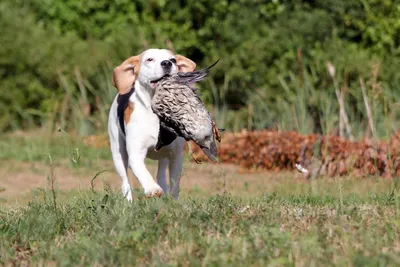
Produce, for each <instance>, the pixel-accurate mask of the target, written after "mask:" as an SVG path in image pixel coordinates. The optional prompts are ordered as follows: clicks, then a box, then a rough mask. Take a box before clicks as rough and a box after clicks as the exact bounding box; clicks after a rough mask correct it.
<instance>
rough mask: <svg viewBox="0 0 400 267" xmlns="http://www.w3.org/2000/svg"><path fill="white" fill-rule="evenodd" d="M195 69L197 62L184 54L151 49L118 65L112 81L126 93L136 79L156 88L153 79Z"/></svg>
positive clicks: (120, 91)
mask: <svg viewBox="0 0 400 267" xmlns="http://www.w3.org/2000/svg"><path fill="white" fill-rule="evenodd" d="M195 69H196V63H194V62H193V61H192V60H190V59H188V58H186V57H184V56H182V55H174V54H173V53H172V52H171V51H169V50H166V49H149V50H146V51H144V52H143V53H141V54H140V55H137V56H133V57H130V58H128V59H127V60H125V61H124V62H122V64H121V65H119V66H118V67H116V68H115V69H114V75H113V80H112V82H113V85H114V86H115V87H116V88H117V89H118V92H119V93H120V94H126V93H128V92H129V90H130V89H131V88H132V86H133V85H134V83H135V82H136V81H138V82H139V83H141V84H142V85H143V86H145V87H147V88H154V87H155V85H156V83H154V82H153V81H156V80H159V79H160V78H162V77H163V76H164V75H166V74H174V73H177V72H190V71H194V70H195Z"/></svg>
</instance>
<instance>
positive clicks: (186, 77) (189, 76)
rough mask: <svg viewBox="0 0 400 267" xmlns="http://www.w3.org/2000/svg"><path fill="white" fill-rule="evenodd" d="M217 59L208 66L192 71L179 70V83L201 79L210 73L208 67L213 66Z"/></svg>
mask: <svg viewBox="0 0 400 267" xmlns="http://www.w3.org/2000/svg"><path fill="white" fill-rule="evenodd" d="M218 61H219V59H218V60H217V61H215V63H213V64H211V65H210V66H208V67H206V68H204V69H201V70H197V71H192V72H179V73H178V75H179V81H178V82H179V83H183V84H190V83H195V82H199V81H202V80H203V79H204V78H205V77H207V75H208V74H209V73H210V69H211V68H212V67H214V66H215V65H216V64H217V63H218Z"/></svg>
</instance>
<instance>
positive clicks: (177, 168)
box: [108, 49, 196, 201]
mask: <svg viewBox="0 0 400 267" xmlns="http://www.w3.org/2000/svg"><path fill="white" fill-rule="evenodd" d="M195 68H196V64H195V63H194V62H193V61H192V60H190V59H188V58H186V57H184V56H181V55H174V54H173V53H172V52H171V51H169V50H165V49H149V50H146V51H144V52H143V53H141V54H140V55H138V56H133V57H130V58H128V59H127V60H125V61H124V62H123V63H122V64H121V65H119V66H118V67H116V68H115V69H114V75H113V85H114V86H115V87H116V88H117V89H118V95H117V96H116V98H115V99H114V101H113V103H112V106H111V110H110V114H109V120H108V133H109V136H110V144H111V152H112V157H113V161H114V165H115V169H116V171H117V173H118V175H119V176H120V177H121V180H122V193H123V194H124V196H125V197H126V198H127V199H128V200H129V201H132V190H131V185H130V183H129V180H128V175H127V169H128V166H129V167H130V169H131V170H132V172H133V174H134V175H135V176H136V178H137V179H138V180H139V182H140V184H141V186H142V187H143V190H144V193H145V194H146V195H147V196H160V195H162V194H163V193H170V194H171V195H172V197H174V198H179V183H180V178H181V174H182V154H183V146H184V143H185V140H184V139H183V138H181V137H178V138H177V139H175V141H173V142H172V143H171V144H170V145H168V146H165V147H163V148H162V149H160V151H158V152H155V151H154V147H155V145H156V143H157V140H158V134H159V130H160V123H159V119H158V117H157V116H156V115H155V114H154V113H153V111H152V109H151V99H152V97H153V95H154V90H155V86H156V84H155V83H152V81H155V80H158V79H159V78H161V77H163V76H164V75H165V74H174V73H176V72H190V71H194V70H195ZM146 157H148V158H151V159H154V160H158V171H157V182H156V181H154V179H153V177H152V176H151V174H150V173H149V171H148V170H147V168H146V165H145V158H146ZM167 167H169V177H170V189H169V190H168V184H167Z"/></svg>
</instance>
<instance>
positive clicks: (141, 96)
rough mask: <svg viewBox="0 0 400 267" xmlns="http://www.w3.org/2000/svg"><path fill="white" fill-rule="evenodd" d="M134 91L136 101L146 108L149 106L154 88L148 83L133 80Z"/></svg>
mask: <svg viewBox="0 0 400 267" xmlns="http://www.w3.org/2000/svg"><path fill="white" fill-rule="evenodd" d="M135 91H136V96H137V99H138V101H139V102H140V103H141V104H142V105H143V106H144V107H145V108H146V109H149V108H151V100H152V98H153V96H154V93H155V88H152V87H151V86H150V85H149V84H148V83H142V82H140V81H138V80H137V81H136V82H135Z"/></svg>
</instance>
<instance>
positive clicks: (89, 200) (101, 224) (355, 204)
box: [0, 134, 400, 266]
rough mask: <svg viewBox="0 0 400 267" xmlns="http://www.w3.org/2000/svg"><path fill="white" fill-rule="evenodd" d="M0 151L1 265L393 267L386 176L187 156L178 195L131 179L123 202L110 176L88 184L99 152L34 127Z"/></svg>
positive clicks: (398, 250)
mask: <svg viewBox="0 0 400 267" xmlns="http://www.w3.org/2000/svg"><path fill="white" fill-rule="evenodd" d="M0 146H1V147H2V148H3V149H1V150H0V158H1V159H2V162H1V164H0V185H1V186H0V189H1V190H0V198H1V200H2V201H0V240H1V242H0V265H6V266H10V265H17V266H20V265H23V266H26V265H31V266H36V265H40V266H43V265H45V266H48V265H50V266H52V265H57V266H75V265H78V266H121V265H122V266H132V265H146V266H148V265H151V266H266V265H268V266H326V265H328V266H344V265H347V266H398V265H399V264H400V256H399V255H400V237H399V228H400V216H399V212H400V196H399V194H398V192H397V191H395V193H394V194H391V192H392V189H393V186H394V184H393V181H392V180H387V179H381V178H376V177H369V178H364V179H355V178H352V177H345V178H341V179H316V180H311V181H307V180H302V179H296V178H295V174H293V173H284V172H281V173H255V174H242V175H239V174H237V168H235V167H233V166H229V165H207V164H202V165H196V164H193V163H189V162H188V161H187V160H185V163H184V176H183V178H182V199H181V200H179V201H176V200H172V199H170V198H168V197H162V198H159V199H148V198H144V197H143V194H142V192H141V190H140V187H139V186H138V184H137V182H134V184H135V201H134V202H133V203H128V202H127V201H125V200H124V199H123V198H122V196H121V195H120V193H119V186H120V181H119V178H118V177H116V174H115V173H114V172H113V171H110V172H106V173H103V174H101V177H99V178H97V179H96V181H95V182H96V187H95V190H94V191H91V190H90V182H91V180H92V178H93V177H94V176H95V174H96V173H98V172H99V171H101V170H103V169H110V170H112V162H111V161H110V154H109V151H108V149H94V148H90V147H87V146H85V145H83V144H82V141H81V140H79V139H78V140H77V139H76V138H72V137H71V138H70V137H68V138H66V137H65V136H63V135H61V136H55V137H53V138H43V137H42V136H40V135H36V134H33V135H26V136H18V137H15V136H5V137H4V138H2V139H1V141H0ZM76 148H79V153H80V154H79V155H78V154H77V153H76ZM48 155H51V159H52V162H51V164H50V162H49V156H48ZM12 166H14V167H12ZM148 167H149V169H150V170H151V171H152V172H153V173H154V171H155V170H156V165H155V164H150V165H148ZM199 175H201V177H199ZM46 177H49V181H47V178H46ZM16 179H20V182H18V183H14V184H13V181H14V182H15V180H16ZM32 181H35V182H39V181H40V183H33V184H32V185H31V184H30V183H31V182H32ZM51 181H53V182H54V183H52V182H51ZM100 181H101V182H100ZM99 183H100V186H99ZM101 184H102V186H101ZM12 186H14V189H13V187H12ZM51 188H53V190H51ZM22 189H26V190H25V191H24V192H28V193H25V194H24V195H22V193H21V192H22V191H21V190H22ZM12 190H14V191H15V192H14V193H13V192H10V191H12ZM27 190H31V191H27ZM7 194H9V195H8V196H9V197H8V198H7V197H5V196H7ZM10 196H13V197H15V199H20V200H17V201H13V200H12V198H11V197H10ZM3 197H4V199H3Z"/></svg>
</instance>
